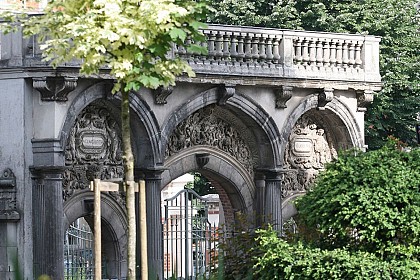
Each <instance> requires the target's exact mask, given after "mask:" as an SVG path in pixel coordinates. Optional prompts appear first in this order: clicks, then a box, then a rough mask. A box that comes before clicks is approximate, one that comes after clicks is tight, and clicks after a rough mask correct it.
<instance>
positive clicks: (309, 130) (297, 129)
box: [283, 116, 337, 197]
mask: <svg viewBox="0 0 420 280" xmlns="http://www.w3.org/2000/svg"><path fill="white" fill-rule="evenodd" d="M324 127H325V125H323V124H320V123H319V122H318V123H315V122H314V121H313V120H312V119H311V118H310V117H308V116H303V117H301V118H300V119H299V120H298V121H297V123H296V124H295V126H294V128H293V130H292V133H291V135H290V137H289V141H288V143H287V146H286V153H285V157H286V158H285V162H286V166H285V168H286V171H285V172H284V175H283V176H284V182H283V197H287V196H289V195H291V194H293V193H296V192H303V191H305V190H306V189H307V188H308V186H309V185H310V184H311V183H312V182H313V180H314V179H315V176H316V175H317V174H318V173H319V171H320V170H322V169H324V168H325V164H326V163H328V162H330V161H331V160H332V159H334V158H336V157H337V152H336V148H335V147H336V144H335V143H334V141H333V140H332V137H331V136H330V135H329V133H328V132H327V131H326V130H325V129H324Z"/></svg>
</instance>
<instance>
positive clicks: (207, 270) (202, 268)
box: [163, 189, 217, 279]
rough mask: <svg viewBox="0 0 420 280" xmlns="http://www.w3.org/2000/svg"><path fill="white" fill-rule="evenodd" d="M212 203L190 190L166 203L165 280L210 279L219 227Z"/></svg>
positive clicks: (164, 236) (164, 231)
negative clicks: (213, 220)
mask: <svg viewBox="0 0 420 280" xmlns="http://www.w3.org/2000/svg"><path fill="white" fill-rule="evenodd" d="M208 210H209V202H208V200H207V199H205V198H203V197H201V196H199V195H198V194H197V193H196V192H195V191H193V190H191V189H185V190H182V191H180V192H178V193H177V194H176V195H175V196H174V197H172V198H168V199H165V201H164V211H165V213H164V224H163V244H164V264H163V270H164V271H163V273H164V278H165V279H208V278H209V277H210V275H211V273H212V271H213V270H214V268H215V266H216V264H217V262H216V259H217V250H216V249H217V248H216V247H217V226H216V225H211V224H210V223H209V221H208Z"/></svg>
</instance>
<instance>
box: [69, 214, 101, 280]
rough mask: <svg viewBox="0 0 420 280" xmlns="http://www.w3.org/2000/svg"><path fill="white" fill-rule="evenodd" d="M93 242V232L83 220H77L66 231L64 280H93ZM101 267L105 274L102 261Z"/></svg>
mask: <svg viewBox="0 0 420 280" xmlns="http://www.w3.org/2000/svg"><path fill="white" fill-rule="evenodd" d="M93 242H94V241H93V232H92V230H91V229H90V226H89V224H88V223H87V222H86V220H85V219H84V218H79V219H77V220H76V221H75V222H73V223H72V224H71V225H70V226H69V228H68V229H67V230H66V234H65V239H64V279H65V280H88V279H93V276H94V275H93V273H94V254H93V247H94V243H93ZM102 266H103V267H102V271H104V272H105V271H106V262H104V261H102ZM103 276H104V275H103ZM103 278H104V277H103ZM104 279H105V278H104Z"/></svg>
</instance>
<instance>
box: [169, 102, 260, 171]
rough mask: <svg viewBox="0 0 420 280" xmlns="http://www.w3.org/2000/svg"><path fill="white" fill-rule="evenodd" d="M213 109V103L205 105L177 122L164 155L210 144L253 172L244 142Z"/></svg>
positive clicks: (250, 157)
mask: <svg viewBox="0 0 420 280" xmlns="http://www.w3.org/2000/svg"><path fill="white" fill-rule="evenodd" d="M214 110H215V107H214V106H208V107H206V108H204V109H201V110H199V111H197V112H195V113H194V114H191V115H190V116H188V117H187V118H186V119H185V120H184V121H183V122H181V123H180V124H179V125H178V126H177V127H176V129H175V130H174V132H173V133H172V135H171V136H170V137H169V140H168V144H167V146H166V154H165V156H166V157H170V156H172V155H175V154H177V153H178V152H179V151H181V150H182V149H186V148H190V147H193V146H198V145H205V146H210V147H213V148H216V149H219V150H221V151H223V152H225V153H227V154H229V155H231V156H232V157H234V158H235V159H236V160H238V161H239V162H240V163H241V165H242V166H243V167H244V168H245V169H246V170H248V172H250V174H253V169H254V163H253V162H254V161H253V157H252V152H251V149H250V147H249V146H248V144H247V142H246V141H245V140H244V138H243V137H242V135H241V133H240V132H239V131H238V130H237V129H236V128H235V127H234V126H233V125H231V124H230V123H228V122H226V121H225V120H224V119H221V118H219V117H217V116H216V114H214Z"/></svg>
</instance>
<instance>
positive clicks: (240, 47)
mask: <svg viewBox="0 0 420 280" xmlns="http://www.w3.org/2000/svg"><path fill="white" fill-rule="evenodd" d="M244 36H246V34H245V33H239V35H238V61H239V62H243V61H244V58H245V50H244Z"/></svg>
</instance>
